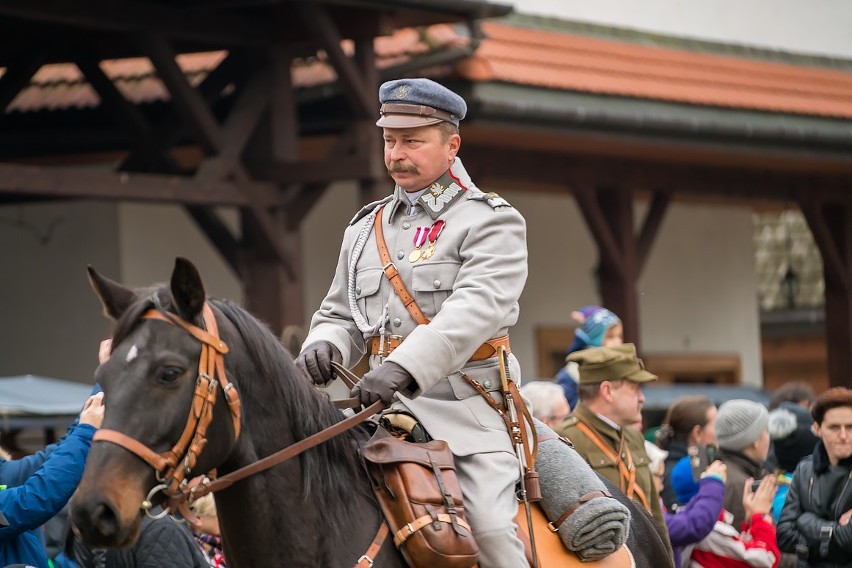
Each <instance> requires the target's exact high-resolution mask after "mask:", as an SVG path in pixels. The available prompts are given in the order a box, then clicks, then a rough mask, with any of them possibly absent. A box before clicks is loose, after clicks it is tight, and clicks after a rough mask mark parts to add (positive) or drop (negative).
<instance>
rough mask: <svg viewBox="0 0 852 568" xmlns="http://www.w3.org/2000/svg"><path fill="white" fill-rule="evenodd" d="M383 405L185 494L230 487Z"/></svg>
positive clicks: (380, 405) (380, 406)
mask: <svg viewBox="0 0 852 568" xmlns="http://www.w3.org/2000/svg"><path fill="white" fill-rule="evenodd" d="M384 407H385V403H383V402H382V401H380V400H379V401H376V402H374V403H373V404H371V405H370V406H368V407H367V408H365V409H364V410H362V411H361V412H359V413H357V414H355V415H353V416H350V417H349V418H346V419H345V420H341V421H340V422H338V423H337V424H335V425H333V426H329V427H328V428H326V429H325V430H322V431H320V432H317V433H316V434H314V435H313V436H308V437H307V438H305V439H303V440H299V441H298V442H296V443H295V444H292V445H290V446H287V447H286V448H284V449H283V450H279V451H277V452H275V453H274V454H270V455H268V456H266V457H265V458H263V459H261V460H258V461H256V462H254V463H251V464H249V465H247V466H243V467H241V468H240V469H237V470H235V471H232V472H231V473H229V474H227V475H223V476H222V477H220V478H218V479H216V480H214V481H211V482H210V483H205V484H203V485H197V486H195V487H194V488H192V490H189V489H187V490H185V492H186V493H187V495H188V494H189V493H190V491H192V495H193V497H192V498H193V499H198V498H200V497H204V496H205V495H207V494H208V493H212V492H213V491H221V490H222V489H225V488H227V487H230V486H231V485H233V484H234V483H236V482H237V481H239V480H241V479H244V478H246V477H248V476H250V475H254V474H255V473H259V472H261V471H264V470H267V469H269V468H271V467H272V466H275V465H278V464H279V463H282V462H284V461H287V460H288V459H290V458H294V457H296V456H298V455H299V454H301V453H302V452H305V451H307V450H310V449H311V448H313V447H314V446H317V445H319V444H321V443H323V442H325V441H326V440H328V439H330V438H333V437H334V436H337V435H338V434H340V433H342V432H345V431H346V430H349V429H350V428H352V427H354V426H357V425H358V424H360V423H361V422H364V421H365V420H367V419H368V418H370V417H371V416H372V415H374V414H376V413H378V412H379V411H381V410H382V409H383V408H384Z"/></svg>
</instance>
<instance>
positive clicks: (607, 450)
mask: <svg viewBox="0 0 852 568" xmlns="http://www.w3.org/2000/svg"><path fill="white" fill-rule="evenodd" d="M575 416H576V417H577V428H578V429H579V430H580V431H581V432H582V433H583V434H585V435H586V437H587V438H589V440H591V441H592V442H593V443H594V444H595V445H596V446H597V447H598V449H599V450H600V451H601V452H603V454H604V455H605V456H606V457H607V459H608V460H609V461H611V462H612V463H613V464H614V465H615V466H616V468H618V474H619V479H620V480H621V483H620V486H621V487H620V489H621V490H622V491H623V492H624V494H625V495H627V498H628V499H633V495H634V494H635V495H636V498H637V499H639V502H640V503H642V506H643V507H645V509H646V510H647V511H648V512H649V513H650V512H651V506H650V503H649V502H648V497H647V496H646V495H645V492H644V491H643V490H642V488H641V487H639V485H637V484H636V466H635V465H634V463H633V454H631V453H630V448H628V447H627V445H626V444H625V443H624V433H623V432H622V434H621V436H622V438H621V448H620V449H619V452H616V451H615V450H614V449H613V448H612V446H610V445H609V444H607V443H606V441H604V440H603V439H602V438H601V437H600V435H599V434H598V433H597V431H596V430H595V428H594V427H593V426H592V425H591V424H589V423H588V421H587V420H586V419H585V418H583V417H582V416H580V415H579V414H575ZM621 450H624V453H625V454H626V456H627V463H626V464H625V463H624V460H622V459H621V455H620V453H621Z"/></svg>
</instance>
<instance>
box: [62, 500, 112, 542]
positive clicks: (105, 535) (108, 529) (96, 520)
mask: <svg viewBox="0 0 852 568" xmlns="http://www.w3.org/2000/svg"><path fill="white" fill-rule="evenodd" d="M71 518H72V522H73V523H74V526H76V527H77V529H78V530H79V531H80V536H81V537H82V539H83V542H85V543H86V544H87V545H88V546H104V545H108V544H110V543H111V541H113V540H114V539H115V537H116V535H117V534H118V532H119V520H118V515H117V514H116V511H115V509H114V508H113V507H112V505H110V504H109V503H108V502H106V501H99V502H97V503H92V504H88V505H83V506H77V507H72V510H71Z"/></svg>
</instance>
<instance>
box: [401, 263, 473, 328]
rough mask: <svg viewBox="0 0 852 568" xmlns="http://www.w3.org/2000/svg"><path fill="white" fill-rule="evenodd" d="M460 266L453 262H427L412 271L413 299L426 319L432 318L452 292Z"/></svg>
mask: <svg viewBox="0 0 852 568" xmlns="http://www.w3.org/2000/svg"><path fill="white" fill-rule="evenodd" d="M460 267H461V264H460V263H458V262H453V261H441V262H429V263H424V264H420V265H417V266H415V267H414V268H413V270H412V276H411V287H412V288H413V293H414V299H415V301H416V302H417V305H419V306H420V309H421V310H423V311H424V312H425V313H426V315H427V317H430V318H432V317H434V316H435V314H436V313H438V310H440V309H441V304H443V303H444V300H446V299H447V298H448V297H449V295H450V294H451V293H452V292H453V285H454V284H455V283H456V278H457V277H458V274H459V268H460Z"/></svg>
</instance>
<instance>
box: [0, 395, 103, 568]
mask: <svg viewBox="0 0 852 568" xmlns="http://www.w3.org/2000/svg"><path fill="white" fill-rule="evenodd" d="M103 413H104V406H103V394H102V393H98V394H96V395H93V396H91V397H89V400H87V401H86V404H85V406H84V407H83V410H82V412H80V418H79V422H78V423H77V424H76V425H74V426H73V427H72V428H71V429H70V430H69V432H68V433H67V434H66V436H65V437H64V438H63V439H62V440H61V442H59V443H58V444H54V445H52V446H51V447H49V448H45V450H42V452H39V453H38V454H34V455H32V456H28V457H27V458H24V459H21V460H14V461H3V462H0V484H3V485H5V486H6V489H4V490H2V491H0V511H2V513H3V516H4V517H5V519H6V522H7V523H8V525H7V526H3V527H0V566H7V565H9V564H15V563H24V564H29V565H32V566H36V567H37V568H48V561H47V552H46V551H45V548H44V544H43V541H42V539H41V538H40V535H39V533H38V530H39V529H40V527H41V525H43V524H44V523H45V522H46V521H47V520H48V519H50V518H51V517H53V516H54V515H56V513H58V512H59V510H60V509H62V507H63V506H64V505H65V503H67V502H68V500H69V499H70V498H71V495H72V494H73V493H74V490H75V489H77V484H78V483H79V482H80V478H81V477H82V476H83V468H84V467H85V465H86V456H87V455H88V453H89V447H90V446H91V443H92V436H94V434H95V430H96V429H97V428H98V427H100V425H101V422H102V421H103ZM39 460H41V461H40V462H39Z"/></svg>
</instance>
